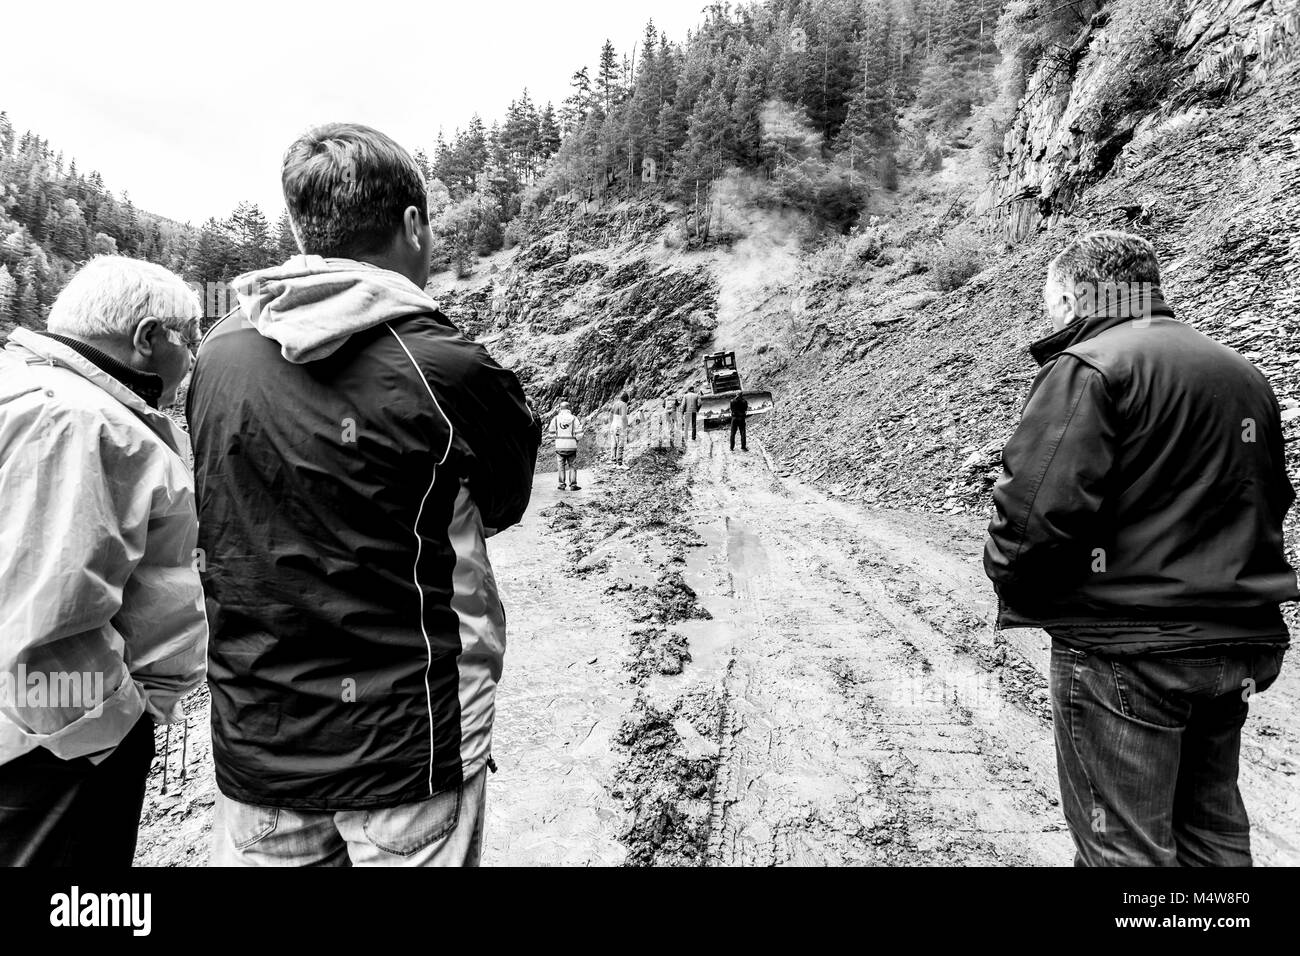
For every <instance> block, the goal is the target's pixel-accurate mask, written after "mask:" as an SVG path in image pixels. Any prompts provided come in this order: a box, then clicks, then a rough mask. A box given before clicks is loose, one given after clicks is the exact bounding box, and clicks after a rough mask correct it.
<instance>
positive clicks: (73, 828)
mask: <svg viewBox="0 0 1300 956" xmlns="http://www.w3.org/2000/svg"><path fill="white" fill-rule="evenodd" d="M153 756H154V743H153V721H152V720H150V719H149V718H148V717H141V718H140V721H139V723H137V724H136V725H135V726H134V727H133V728H131V732H130V733H129V734H127V735H126V738H125V739H124V740H123V741H122V742H121V743H120V744H119V745H118V746H117V749H116V750H114V751H113V752H112V753H111V754H110V755H109V756H108V757H107V758H106V759H105V760H103V761H102V762H101V763H99V764H93V763H91V762H90V760H89V758H87V757H78V758H77V759H75V760H63V759H61V758H59V757H56V756H55V755H54V754H52V753H50V752H49V751H48V750H46V749H45V748H44V747H38V748H36V749H35V750H32V751H30V752H28V753H25V754H23V755H22V756H21V757H18V758H17V759H15V760H11V761H9V762H8V763H7V764H4V765H0V866H39V867H61V866H108V867H127V866H130V865H131V860H132V858H133V857H134V856H135V840H136V833H137V831H138V830H139V828H140V809H141V807H142V806H143V804H144V789H145V781H146V779H147V778H148V776H149V766H150V765H151V764H152V763H153Z"/></svg>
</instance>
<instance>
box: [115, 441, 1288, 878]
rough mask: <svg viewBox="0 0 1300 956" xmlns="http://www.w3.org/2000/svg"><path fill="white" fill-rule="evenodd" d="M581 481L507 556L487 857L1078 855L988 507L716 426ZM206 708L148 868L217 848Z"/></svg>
mask: <svg viewBox="0 0 1300 956" xmlns="http://www.w3.org/2000/svg"><path fill="white" fill-rule="evenodd" d="M582 477H583V489H582V490H581V491H578V492H560V491H558V490H556V488H555V486H554V474H553V473H545V472H544V473H541V474H539V475H538V477H537V482H536V485H535V490H534V501H533V506H532V507H531V508H530V510H529V514H528V516H527V517H526V518H525V520H524V522H523V523H522V524H521V525H520V526H519V527H517V528H513V529H510V530H508V531H506V532H504V533H503V534H501V535H500V536H498V537H497V538H495V539H493V541H492V542H491V545H490V548H491V554H492V559H493V562H494V564H495V566H496V570H497V577H498V581H499V583H500V586H501V590H502V593H503V596H504V598H505V600H506V604H507V613H508V615H509V628H510V637H509V649H508V652H507V658H506V667H505V674H504V677H503V680H502V683H501V687H500V691H499V699H498V710H497V729H496V734H495V743H494V756H495V758H496V761H497V763H498V764H499V766H500V772H499V773H498V774H496V775H495V776H494V777H492V778H491V780H490V784H489V788H488V822H487V831H486V845H485V853H484V862H485V863H486V864H488V865H553V864H568V865H618V864H623V863H642V864H644V863H654V864H666V865H742V864H743V865H769V864H815V865H834V864H860V863H875V864H894V865H937V864H945V865H947V864H1017V865H1063V864H1068V863H1069V862H1070V860H1071V856H1072V851H1071V847H1070V840H1069V836H1068V833H1067V832H1066V831H1065V828H1064V821H1063V819H1062V816H1061V813H1060V809H1059V806H1058V803H1057V798H1056V794H1057V785H1056V775H1055V763H1054V757H1053V752H1052V743H1051V725H1050V708H1049V706H1048V699H1047V684H1046V681H1045V679H1044V674H1045V673H1046V667H1047V660H1048V639H1047V636H1046V635H1045V634H1043V633H1041V632H1038V631H1028V630H1023V631H1008V632H1004V633H1002V634H998V633H995V632H994V631H993V629H992V627H991V621H992V617H993V607H992V605H991V592H990V590H989V587H988V585H987V582H986V581H985V579H984V576H983V573H982V571H981V568H980V561H979V554H980V547H981V540H982V530H983V522H982V521H978V520H974V519H970V518H949V517H940V516H934V515H929V514H908V513H898V512H884V511H874V510H870V509H866V508H863V507H861V506H859V505H855V504H850V503H846V502H843V501H839V500H836V499H834V498H829V497H827V496H826V495H824V494H822V493H821V492H819V491H816V490H814V489H812V488H810V487H808V486H805V485H802V484H800V483H798V482H796V481H793V480H790V479H789V478H787V477H784V476H782V475H781V474H779V473H778V471H776V470H774V469H773V466H772V464H771V463H770V462H769V460H768V459H767V457H766V456H765V454H764V453H763V450H762V447H761V442H759V441H757V440H755V441H754V442H752V443H751V450H750V452H748V453H747V454H740V453H735V454H732V453H731V452H729V451H728V450H727V448H726V444H725V441H724V440H722V439H721V438H719V437H716V436H713V435H709V434H706V433H701V436H700V441H699V442H698V443H694V444H691V445H690V447H689V448H688V450H687V451H686V453H685V454H684V455H682V456H680V460H679V459H678V456H676V455H670V456H665V455H647V456H644V457H643V458H640V459H637V460H636V461H634V462H633V463H632V467H631V468H630V469H628V470H620V469H613V468H608V469H602V470H597V471H594V472H593V471H591V470H584V471H583V476H582ZM1298 698H1300V678H1297V671H1296V670H1295V668H1294V667H1289V668H1284V670H1283V676H1282V678H1281V679H1280V680H1279V682H1278V684H1277V685H1276V686H1275V687H1274V688H1272V689H1271V690H1269V691H1268V692H1267V693H1265V694H1262V695H1260V696H1259V697H1257V698H1255V699H1254V701H1253V703H1252V708H1251V716H1250V719H1249V722H1248V724H1247V730H1246V734H1245V738H1244V745H1243V766H1242V774H1241V780H1242V789H1243V792H1244V794H1245V798H1246V803H1247V807H1248V809H1249V811H1250V813H1251V817H1252V822H1253V825H1254V849H1255V856H1256V862H1257V863H1259V864H1264V865H1277V864H1291V865H1294V864H1296V863H1300V788H1298V787H1297V786H1296V779H1297V778H1296V771H1297V765H1298V764H1300V739H1298V738H1297V724H1298V721H1297V719H1296V718H1297V706H1296V705H1297V699H1298ZM189 710H190V713H191V719H190V732H189V740H188V747H187V755H188V765H189V774H188V779H187V781H186V783H185V785H184V786H183V787H181V788H178V787H177V785H176V774H177V771H178V770H179V762H178V760H179V754H178V750H177V743H178V741H177V739H176V738H175V737H173V742H172V743H173V747H172V763H171V765H170V772H169V792H168V794H167V795H166V796H163V795H162V794H161V793H160V792H159V791H160V783H161V776H162V775H161V762H160V761H159V762H156V764H155V768H154V773H153V776H152V777H151V783H150V792H149V795H148V798H147V802H146V809H145V816H144V825H143V829H142V833H141V841H140V851H139V854H138V857H137V861H138V862H139V863H152V864H162V865H196V864H202V863H203V862H205V861H206V859H207V854H208V847H207V841H208V838H209V836H208V830H209V828H210V816H211V805H212V799H213V797H214V788H213V783H212V773H211V764H210V756H209V753H210V748H209V744H208V740H207V727H206V713H205V711H206V698H205V697H204V696H203V695H202V694H200V695H196V697H194V698H191V700H190V701H189ZM159 744H160V752H161V745H162V738H161V734H160V735H159Z"/></svg>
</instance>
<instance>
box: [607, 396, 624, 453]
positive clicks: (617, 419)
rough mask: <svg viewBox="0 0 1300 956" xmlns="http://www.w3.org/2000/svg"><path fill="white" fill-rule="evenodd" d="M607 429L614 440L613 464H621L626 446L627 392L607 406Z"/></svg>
mask: <svg viewBox="0 0 1300 956" xmlns="http://www.w3.org/2000/svg"><path fill="white" fill-rule="evenodd" d="M609 431H610V434H611V435H612V436H613V440H614V448H613V455H614V464H616V465H621V464H623V453H624V451H625V450H626V448H627V392H624V393H623V394H621V395H620V396H619V397H618V401H616V402H614V404H613V405H611V406H610V408H609Z"/></svg>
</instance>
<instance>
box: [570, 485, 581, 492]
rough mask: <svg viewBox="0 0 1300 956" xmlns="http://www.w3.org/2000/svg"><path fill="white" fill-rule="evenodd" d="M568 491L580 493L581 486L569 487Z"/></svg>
mask: <svg viewBox="0 0 1300 956" xmlns="http://www.w3.org/2000/svg"><path fill="white" fill-rule="evenodd" d="M569 490H570V491H581V490H582V485H569Z"/></svg>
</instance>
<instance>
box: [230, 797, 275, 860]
mask: <svg viewBox="0 0 1300 956" xmlns="http://www.w3.org/2000/svg"><path fill="white" fill-rule="evenodd" d="M226 809H227V814H226V829H227V832H229V834H230V842H231V843H232V844H233V845H234V847H235V849H237V850H244V849H247V848H248V847H250V846H252V845H253V844H254V843H256V842H257V841H258V840H263V839H265V838H266V837H268V836H270V835H271V834H272V833H274V832H275V828H276V825H277V824H279V822H280V811H279V810H277V809H276V808H275V807H255V806H252V805H251V804H247V803H237V802H236V801H234V800H229V801H227V804H226Z"/></svg>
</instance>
